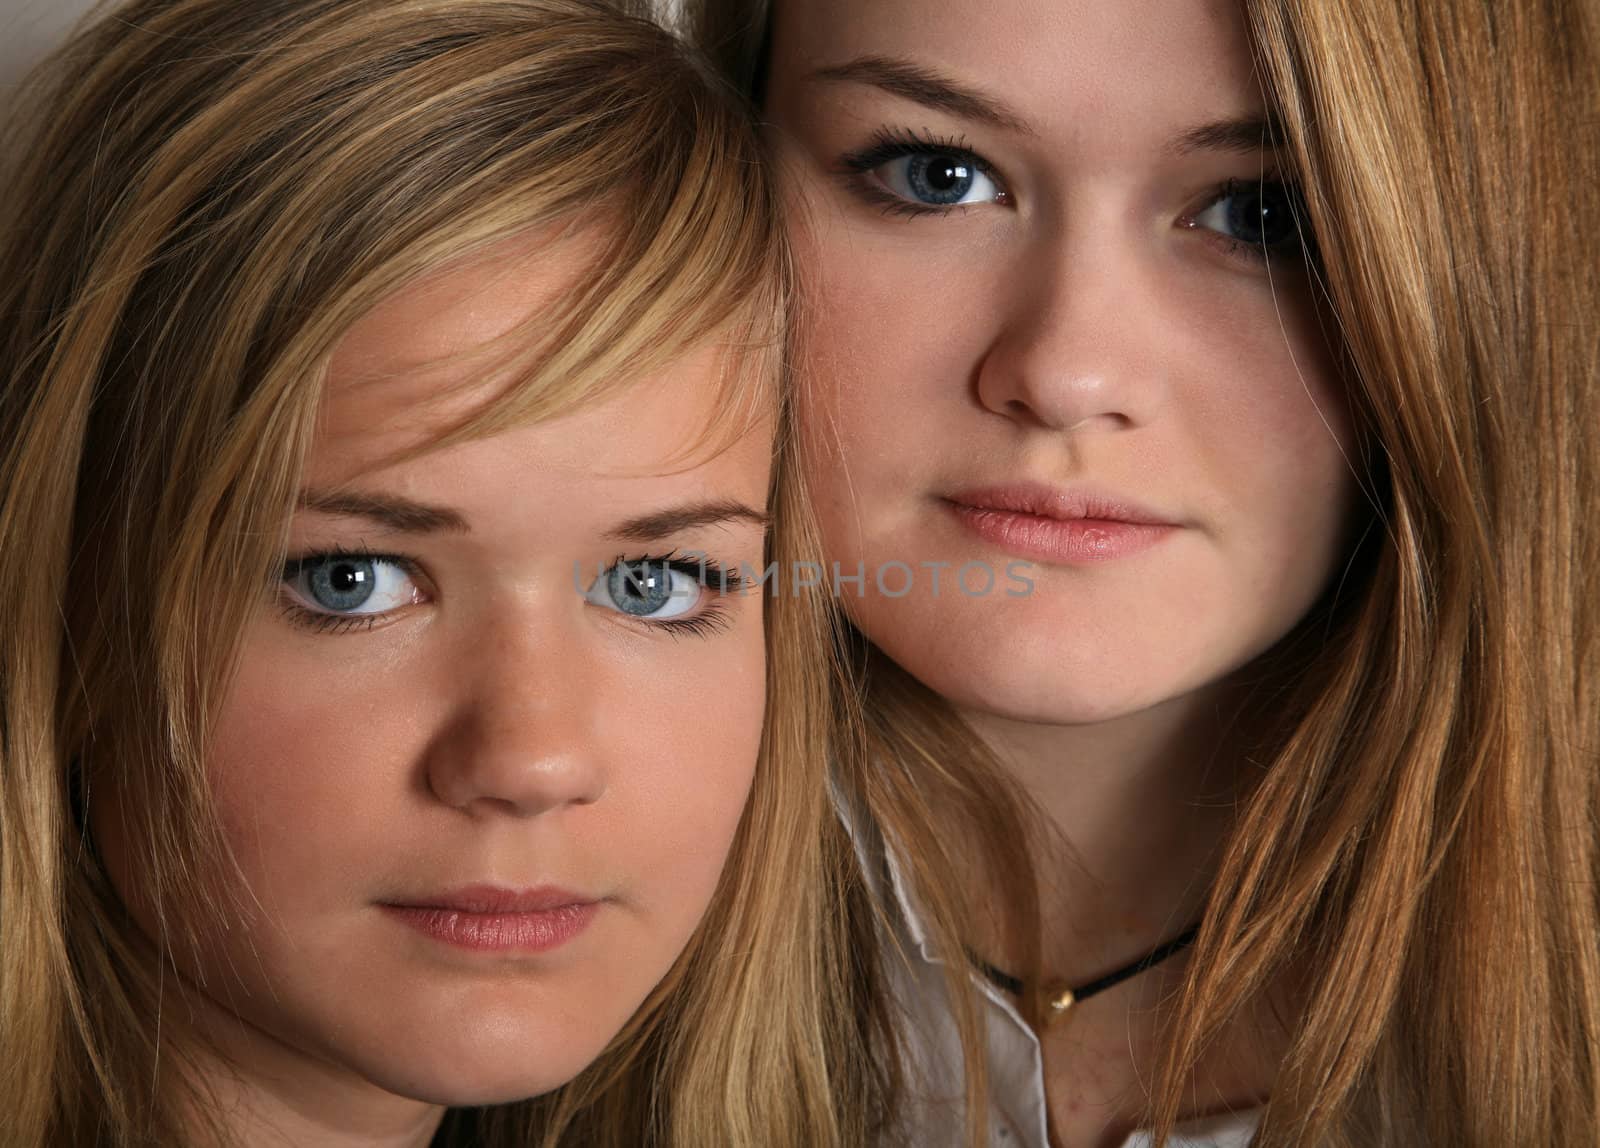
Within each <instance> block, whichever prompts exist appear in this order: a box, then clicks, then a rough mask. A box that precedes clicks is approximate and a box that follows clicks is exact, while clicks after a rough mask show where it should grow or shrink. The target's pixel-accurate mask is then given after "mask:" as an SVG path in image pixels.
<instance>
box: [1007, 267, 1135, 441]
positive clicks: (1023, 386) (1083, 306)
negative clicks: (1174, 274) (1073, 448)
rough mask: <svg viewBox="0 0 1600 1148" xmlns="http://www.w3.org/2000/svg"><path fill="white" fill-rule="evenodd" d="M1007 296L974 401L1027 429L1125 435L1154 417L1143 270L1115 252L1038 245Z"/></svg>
mask: <svg viewBox="0 0 1600 1148" xmlns="http://www.w3.org/2000/svg"><path fill="white" fill-rule="evenodd" d="M1041 246H1044V247H1048V248H1051V250H1049V252H1048V254H1046V253H1045V252H1042V251H1040V250H1039V249H1038V248H1035V250H1034V252H1033V253H1031V254H1029V255H1028V256H1027V257H1026V258H1025V259H1024V260H1022V261H1021V264H1020V267H1019V270H1020V271H1021V274H1018V275H1016V276H1014V277H1013V278H1011V279H1010V280H1009V281H1008V283H1007V284H1006V285H1005V286H1004V287H1003V288H1001V291H1002V294H1001V296H1000V299H999V304H1000V310H999V313H998V323H997V325H996V333H995V336H994V338H993V339H992V340H991V342H990V343H989V345H988V347H987V348H986V349H985V351H984V355H983V359H982V361H981V362H980V363H979V365H978V372H977V381H976V387H977V398H978V401H979V402H980V403H981V404H982V405H983V406H984V407H985V408H986V409H987V410H989V411H992V412H993V413H995V414H998V415H1001V416H1003V417H1005V418H1007V419H1010V420H1012V421H1013V422H1015V423H1018V424H1019V425H1022V426H1028V427H1041V428H1045V429H1048V430H1056V431H1081V432H1087V431H1091V430H1108V431H1109V430H1119V429H1127V428H1129V427H1133V426H1136V425H1138V424H1139V423H1141V422H1142V421H1144V420H1145V419H1146V418H1148V416H1149V414H1150V413H1151V411H1152V410H1153V409H1154V406H1155V404H1156V403H1158V402H1159V391H1160V388H1161V386H1162V381H1163V380H1162V369H1161V367H1160V366H1159V364H1158V363H1157V362H1156V361H1155V357H1154V356H1153V355H1152V354H1151V347H1152V333H1151V332H1150V331H1149V330H1148V329H1147V327H1146V324H1147V322H1148V320H1147V319H1146V317H1145V314H1146V312H1149V311H1151V310H1152V309H1153V293H1151V294H1147V293H1145V292H1144V291H1143V290H1141V284H1140V273H1139V268H1138V267H1137V265H1136V261H1135V259H1134V258H1133V257H1132V255H1131V254H1130V253H1128V252H1126V251H1119V250H1118V249H1117V248H1116V247H1115V246H1114V245H1113V244H1112V243H1109V242H1099V243H1095V244H1084V243H1079V244H1070V243H1068V242H1065V241H1061V242H1053V243H1048V244H1041Z"/></svg>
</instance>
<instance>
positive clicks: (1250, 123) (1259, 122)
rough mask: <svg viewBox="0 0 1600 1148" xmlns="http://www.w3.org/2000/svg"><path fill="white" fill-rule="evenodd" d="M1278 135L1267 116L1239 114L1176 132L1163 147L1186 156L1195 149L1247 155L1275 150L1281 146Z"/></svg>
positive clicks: (1280, 134)
mask: <svg viewBox="0 0 1600 1148" xmlns="http://www.w3.org/2000/svg"><path fill="white" fill-rule="evenodd" d="M1282 138H1283V133H1282V131H1281V130H1280V128H1279V126H1278V125H1277V124H1276V123H1274V122H1273V121H1272V119H1271V118H1270V117H1267V116H1240V117H1239V118H1237V119H1231V120H1215V121H1213V122H1211V123H1209V124H1201V125H1200V126H1199V127H1194V128H1189V129H1188V130H1186V131H1182V132H1179V133H1178V134H1177V135H1175V136H1173V137H1172V140H1171V141H1170V142H1169V143H1168V144H1167V150H1168V151H1169V152H1171V153H1173V154H1174V155H1190V154H1192V153H1194V152H1197V151H1223V152H1239V153H1242V154H1245V155H1250V154H1254V153H1255V152H1258V151H1276V150H1277V149H1278V148H1279V147H1281V146H1282V145H1281V144H1280V143H1279V142H1278V141H1280V140H1281V139H1282Z"/></svg>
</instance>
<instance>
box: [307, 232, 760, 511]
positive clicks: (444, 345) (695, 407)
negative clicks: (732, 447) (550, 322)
mask: <svg viewBox="0 0 1600 1148" xmlns="http://www.w3.org/2000/svg"><path fill="white" fill-rule="evenodd" d="M605 238H606V235H605V234H604V232H603V231H602V230H601V229H598V228H589V229H586V230H577V229H573V228H570V227H567V228H563V229H560V230H549V231H545V232H541V233H537V234H534V235H532V236H529V237H526V238H519V239H516V240H512V241H508V242H504V243H501V244H499V245H497V246H495V247H493V248H491V249H489V250H488V251H487V252H485V253H482V254H480V255H477V256H474V257H472V258H471V259H469V260H465V261H463V262H461V263H460V264H457V265H454V266H450V267H447V268H445V269H443V270H441V271H438V272H436V273H434V274H431V275H428V276H425V277H424V278H422V279H419V280H417V281H416V282H414V283H412V284H410V285H408V286H406V287H404V288H402V289H401V290H400V291H398V292H396V293H395V294H394V295H393V296H392V297H390V298H389V299H387V300H385V301H384V302H383V303H381V304H380V305H379V306H378V307H376V308H375V309H374V310H373V311H372V312H371V313H370V314H368V315H367V316H366V317H365V318H363V319H361V320H360V321H359V322H357V323H356V324H355V325H354V326H353V327H352V328H351V329H350V331H349V332H348V334H347V335H346V336H345V338H344V339H343V340H342V341H341V342H340V344H339V346H338V347H337V349H336V350H335V352H334V355H333V358H332V360H331V362H330V364H329V370H328V379H327V387H326V390H325V393H324V397H323V401H322V406H321V409H320V410H319V412H318V418H317V430H316V435H315V438H314V440H313V444H312V452H311V458H310V459H309V460H308V476H307V478H308V481H309V482H311V483H312V484H314V485H337V484H339V483H342V482H346V481H350V480H353V479H355V478H357V477H359V476H361V475H364V474H369V473H372V472H374V471H378V470H384V469H386V468H387V467H388V466H389V464H390V463H392V462H394V461H395V460H396V458H397V456H400V455H402V454H405V453H406V452H411V451H414V450H415V449H417V448H419V447H423V448H426V446H427V445H428V444H429V443H430V442H431V441H433V440H434V439H436V438H437V437H438V436H439V434H440V433H441V432H443V431H444V430H446V429H448V428H449V427H451V426H453V425H455V424H457V423H459V422H460V421H461V420H462V419H464V418H470V417H471V416H472V414H473V413H474V412H475V411H476V410H478V409H480V408H481V407H483V406H485V405H486V404H488V403H490V402H492V401H493V400H495V399H496V398H498V397H499V396H501V395H502V394H504V393H505V391H506V389H507V388H508V387H515V386H517V385H520V383H519V382H518V381H517V378H516V377H515V376H507V375H506V374H505V372H504V371H503V369H502V367H501V363H502V361H503V360H504V358H505V357H506V355H507V354H508V352H510V351H512V350H513V348H511V347H508V346H507V345H506V340H505V338H503V337H509V338H510V339H512V340H515V341H520V340H522V339H524V337H526V338H528V339H532V340H538V339H540V338H541V337H543V335H545V334H546V333H547V330H546V328H545V327H544V325H543V324H542V323H541V321H540V320H541V315H542V314H544V313H546V312H552V313H553V312H554V311H555V309H556V307H557V305H558V303H559V302H560V301H561V299H562V298H563V296H564V294H565V293H566V292H567V291H569V290H570V289H571V288H572V287H573V286H574V285H575V284H576V283H578V282H579V281H580V279H582V278H583V277H584V276H585V275H586V274H587V273H588V272H589V271H590V270H591V269H592V268H593V265H594V261H595V260H596V259H598V258H601V257H602V254H603V249H604V241H605ZM764 364H765V359H764V357H763V356H762V355H760V354H750V355H747V356H739V355H734V354H730V353H729V352H728V351H727V349H726V347H725V346H724V343H723V340H722V338H721V337H719V336H712V337H711V338H709V339H707V340H706V341H705V342H703V343H701V344H700V345H698V346H696V347H694V348H691V349H689V350H687V351H686V352H685V353H684V354H683V355H682V356H681V357H679V358H678V359H677V360H676V361H674V362H672V363H670V364H669V365H667V366H666V367H665V368H663V369H661V370H659V371H656V372H654V373H652V374H650V375H649V376H647V377H644V378H640V379H638V380H636V381H635V382H634V383H633V384H632V385H630V386H626V387H624V388H623V389H622V390H621V391H620V392H615V393H613V394H611V395H609V396H608V397H607V398H605V399H603V400H596V401H594V402H588V403H583V404H581V405H580V406H579V407H578V408H577V409H575V410H573V411H570V412H568V413H567V414H565V415H563V416H561V417H558V418H555V419H552V420H549V421H547V422H544V423H541V424H538V425H534V426H527V427H519V428H514V433H513V434H512V435H511V437H512V438H514V439H515V441H516V443H517V449H519V450H522V451H525V452H529V451H531V453H532V454H533V455H536V456H537V459H536V462H537V466H538V467H539V468H540V469H542V470H543V471H545V472H546V473H548V474H554V473H568V474H571V475H574V476H580V477H581V476H584V475H595V474H598V473H600V472H607V471H616V472H618V473H622V472H627V473H629V474H663V473H667V472H670V471H676V470H682V469H684V468H685V467H693V466H695V465H697V464H699V463H703V462H705V461H707V460H708V459H709V458H710V457H711V456H712V455H714V454H715V453H716V452H715V450H710V449H708V450H706V451H700V452H688V448H690V447H691V446H693V445H695V444H696V443H698V442H699V441H701V440H702V439H704V438H705V437H706V432H707V430H708V428H711V427H713V426H714V425H716V424H718V423H719V422H720V421H721V417H722V416H723V415H725V413H726V412H724V411H723V410H722V409H721V406H720V403H721V402H722V400H724V399H725V398H726V397H727V394H728V388H727V387H725V385H724V380H725V379H726V378H728V377H729V376H730V374H737V375H738V376H741V377H742V376H745V375H749V374H750V372H753V371H756V370H759V369H762V367H763V366H764ZM749 385H750V387H752V388H755V387H757V385H758V384H757V381H756V380H755V379H754V378H751V380H750V383H749ZM735 389H736V390H738V391H739V392H740V393H741V394H743V393H744V392H743V388H742V387H739V386H738V385H737V384H735ZM757 425H758V427H764V426H765V424H764V423H760V422H758V424H757ZM766 429H770V428H766ZM496 437H499V438H505V437H506V436H504V435H501V436H496ZM712 439H713V443H712V445H716V444H717V443H718V442H719V441H720V440H718V439H717V438H716V436H712ZM508 441H509V440H508ZM686 452H687V453H686ZM525 461H526V462H527V463H530V464H531V463H533V462H534V461H535V460H534V459H532V458H529V459H527V460H525ZM436 463H437V458H436V457H435V456H431V455H429V454H427V453H424V454H423V455H421V456H417V457H416V458H415V459H414V460H413V462H412V464H410V465H408V466H407V467H406V469H408V470H410V469H416V468H421V469H427V468H429V467H431V466H433V465H435V464H436Z"/></svg>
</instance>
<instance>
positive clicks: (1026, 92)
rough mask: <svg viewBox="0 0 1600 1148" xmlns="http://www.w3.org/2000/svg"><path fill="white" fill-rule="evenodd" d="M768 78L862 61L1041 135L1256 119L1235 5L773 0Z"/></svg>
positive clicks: (1185, 0)
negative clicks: (984, 102) (906, 69)
mask: <svg viewBox="0 0 1600 1148" xmlns="http://www.w3.org/2000/svg"><path fill="white" fill-rule="evenodd" d="M776 9H777V11H776V23H775V27H774V37H773V60H772V66H773V78H774V86H775V87H776V88H781V87H784V86H787V85H793V84H795V83H797V82H804V80H805V77H806V76H807V75H809V74H810V73H811V72H814V71H815V70H817V69H819V68H828V67H837V66H839V65H841V64H844V63H847V62H849V61H851V60H853V59H857V58H860V57H863V56H894V57H906V58H909V59H911V60H914V61H915V62H916V63H918V64H919V65H923V66H926V67H931V68H935V69H937V70H938V71H940V72H943V73H946V74H947V75H949V76H950V78H952V79H955V80H958V81H960V82H963V83H965V84H968V85H971V86H975V87H978V88H981V89H982V90H984V91H985V92H988V93H992V94H994V95H996V96H998V97H999V98H1001V99H1003V100H1004V101H1005V102H1006V103H1007V104H1009V105H1010V106H1011V107H1013V108H1015V109H1016V110H1017V111H1019V112H1020V113H1022V115H1023V117H1024V118H1025V119H1026V120H1027V122H1028V124H1029V126H1030V127H1031V128H1032V129H1033V130H1035V131H1037V132H1038V133H1040V134H1046V135H1054V136H1061V135H1076V134H1082V133H1086V132H1087V133H1092V131H1093V129H1094V128H1095V127H1096V126H1097V125H1109V124H1111V123H1112V122H1115V124H1116V125H1117V130H1118V131H1120V132H1126V131H1128V130H1137V128H1138V126H1139V123H1140V121H1144V122H1146V123H1148V125H1149V126H1150V127H1151V129H1152V130H1155V129H1157V128H1160V129H1162V130H1170V128H1171V127H1172V125H1173V124H1174V123H1175V122H1189V121H1193V120H1201V121H1204V120H1213V119H1219V118H1230V117H1236V116H1246V115H1254V114H1259V112H1260V111H1261V107H1262V100H1261V93H1260V89H1259V85H1258V84H1257V82H1256V80H1255V77H1254V69H1253V64H1252V58H1251V50H1250V43H1249V38H1248V35H1247V30H1246V25H1245V19H1244V11H1243V7H1242V5H1241V4H1239V3H1238V2H1237V0H1007V2H1006V3H1001V4H986V5H981V6H980V5H976V4H973V3H971V0H777V4H776Z"/></svg>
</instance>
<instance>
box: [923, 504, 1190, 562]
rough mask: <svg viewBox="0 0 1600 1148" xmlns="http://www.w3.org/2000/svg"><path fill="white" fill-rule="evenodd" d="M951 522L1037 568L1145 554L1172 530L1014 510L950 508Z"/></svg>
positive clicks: (1146, 524)
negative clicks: (1032, 562)
mask: <svg viewBox="0 0 1600 1148" xmlns="http://www.w3.org/2000/svg"><path fill="white" fill-rule="evenodd" d="M949 505H950V508H951V509H952V510H953V511H954V512H955V516H956V518H957V519H958V520H959V521H960V522H961V524H962V525H963V526H965V527H966V528H967V529H968V530H969V531H971V532H972V533H973V534H976V535H977V536H978V537H979V538H981V539H983V540H984V541H985V542H990V543H993V544H994V545H995V546H998V547H1000V549H1002V550H1004V551H1006V552H1007V553H1010V554H1016V555H1020V556H1022V557H1026V558H1034V559H1037V560H1038V561H1040V562H1053V563H1089V562H1108V561H1110V560H1112V559H1114V558H1127V557H1130V556H1131V555H1134V554H1138V553H1140V552H1141V551H1144V550H1148V549H1150V548H1151V547H1152V546H1154V545H1156V544H1157V543H1158V542H1160V541H1162V540H1163V539H1165V538H1166V537H1167V536H1168V535H1170V534H1172V533H1173V531H1175V530H1176V529H1177V527H1176V526H1167V525H1158V524H1155V523H1148V522H1121V521H1117V520H1114V519H1108V518H1066V519H1063V518H1046V517H1044V516H1043V515H1039V514H1023V513H1021V512H1019V511H1015V510H993V509H987V508H983V507H977V506H963V505H961V504H960V503H950V504H949Z"/></svg>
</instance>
